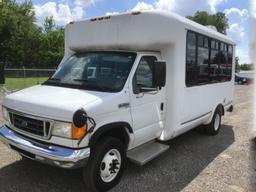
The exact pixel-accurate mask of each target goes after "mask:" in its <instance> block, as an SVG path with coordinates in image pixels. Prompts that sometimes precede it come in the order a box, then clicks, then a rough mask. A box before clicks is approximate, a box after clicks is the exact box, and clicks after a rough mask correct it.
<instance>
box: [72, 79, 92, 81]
mask: <svg viewBox="0 0 256 192" xmlns="http://www.w3.org/2000/svg"><path fill="white" fill-rule="evenodd" d="M72 81H80V82H89V81H88V80H87V79H72Z"/></svg>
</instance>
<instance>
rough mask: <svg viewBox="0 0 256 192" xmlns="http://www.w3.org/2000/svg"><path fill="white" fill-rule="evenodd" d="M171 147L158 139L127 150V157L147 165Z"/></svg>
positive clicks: (136, 162) (139, 163)
mask: <svg viewBox="0 0 256 192" xmlns="http://www.w3.org/2000/svg"><path fill="white" fill-rule="evenodd" d="M168 149H169V146H168V145H165V144H161V143H158V142H156V141H153V142H149V143H146V144H144V145H141V146H139V147H136V148H134V149H132V150H130V151H128V152H127V158H128V159H130V160H131V161H132V162H134V163H135V164H138V165H141V166H142V165H145V164H146V163H148V162H149V161H151V160H152V159H154V158H156V157H157V156H159V155H161V154H162V153H163V152H165V151H167V150H168Z"/></svg>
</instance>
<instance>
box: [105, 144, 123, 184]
mask: <svg viewBox="0 0 256 192" xmlns="http://www.w3.org/2000/svg"><path fill="white" fill-rule="evenodd" d="M120 167H121V155H120V153H119V151H118V150H116V149H111V150H109V151H108V152H107V153H106V154H105V156H104V157H103V159H102V161H101V164H100V177H101V179H102V180H103V181H104V182H106V183H108V182H111V181H113V180H114V179H115V178H116V176H117V174H118V172H119V170H120Z"/></svg>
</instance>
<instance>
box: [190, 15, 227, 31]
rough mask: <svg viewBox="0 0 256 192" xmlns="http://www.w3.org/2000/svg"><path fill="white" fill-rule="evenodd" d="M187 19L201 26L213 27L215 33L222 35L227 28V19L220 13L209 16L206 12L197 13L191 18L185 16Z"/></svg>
mask: <svg viewBox="0 0 256 192" xmlns="http://www.w3.org/2000/svg"><path fill="white" fill-rule="evenodd" d="M187 18H188V19H191V20H193V21H195V22H197V23H200V24H201V25H212V26H215V27H216V29H217V31H218V32H220V33H223V34H226V33H227V29H228V28H229V25H228V18H227V17H226V15H225V14H224V13H221V12H218V13H216V14H209V13H208V12H206V11H197V12H196V13H195V14H194V15H193V16H187Z"/></svg>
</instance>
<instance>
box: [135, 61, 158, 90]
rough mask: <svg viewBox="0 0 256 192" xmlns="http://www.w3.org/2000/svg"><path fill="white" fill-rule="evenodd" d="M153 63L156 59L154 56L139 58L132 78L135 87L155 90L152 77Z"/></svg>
mask: <svg viewBox="0 0 256 192" xmlns="http://www.w3.org/2000/svg"><path fill="white" fill-rule="evenodd" d="M155 61H157V58H156V57H154V56H143V57H142V58H141V60H140V62H139V65H138V67H137V69H136V72H135V76H134V78H135V79H134V81H135V82H134V85H135V86H136V87H146V88H155V83H154V75H153V74H154V62H155Z"/></svg>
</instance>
